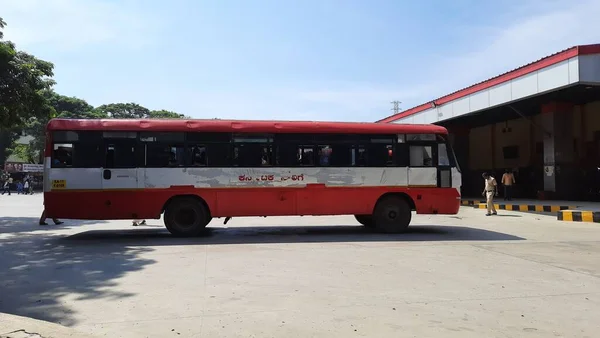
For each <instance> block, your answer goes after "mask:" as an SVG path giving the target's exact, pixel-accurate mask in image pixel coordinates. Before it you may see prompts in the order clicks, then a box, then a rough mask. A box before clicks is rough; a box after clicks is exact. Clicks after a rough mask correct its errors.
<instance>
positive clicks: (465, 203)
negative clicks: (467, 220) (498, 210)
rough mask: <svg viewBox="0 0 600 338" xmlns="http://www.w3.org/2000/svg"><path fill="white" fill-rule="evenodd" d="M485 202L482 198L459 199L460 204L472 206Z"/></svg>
mask: <svg viewBox="0 0 600 338" xmlns="http://www.w3.org/2000/svg"><path fill="white" fill-rule="evenodd" d="M479 203H485V201H484V200H480V201H479V200H460V205H468V206H472V207H474V206H475V205H476V204H479Z"/></svg>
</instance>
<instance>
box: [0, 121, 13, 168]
mask: <svg viewBox="0 0 600 338" xmlns="http://www.w3.org/2000/svg"><path fill="white" fill-rule="evenodd" d="M16 139H17V133H16V132H15V130H12V129H2V128H0V165H1V164H3V163H4V162H5V161H6V159H7V158H8V157H9V156H10V155H11V154H12V148H11V145H12V144H13V142H14V141H15V140H16ZM0 169H2V168H0Z"/></svg>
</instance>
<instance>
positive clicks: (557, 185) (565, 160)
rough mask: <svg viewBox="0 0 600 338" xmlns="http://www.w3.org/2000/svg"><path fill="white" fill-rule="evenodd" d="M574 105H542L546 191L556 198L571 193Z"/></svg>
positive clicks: (565, 196)
mask: <svg viewBox="0 0 600 338" xmlns="http://www.w3.org/2000/svg"><path fill="white" fill-rule="evenodd" d="M572 112H573V106H572V105H571V104H568V103H560V102H552V103H549V104H545V105H543V106H542V128H543V129H544V138H543V142H544V173H543V175H544V180H543V181H544V191H545V192H546V193H548V195H550V196H552V197H554V198H569V197H571V195H572V191H571V190H573V189H572V188H573V187H572V185H571V184H569V178H570V177H572V176H571V175H572V174H573V170H574V168H575V167H576V166H575V163H574V160H575V158H574V151H573V150H574V149H573V115H572Z"/></svg>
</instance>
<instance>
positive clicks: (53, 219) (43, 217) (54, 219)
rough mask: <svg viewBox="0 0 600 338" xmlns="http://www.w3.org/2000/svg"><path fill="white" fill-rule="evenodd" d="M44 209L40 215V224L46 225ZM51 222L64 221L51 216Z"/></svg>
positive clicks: (57, 223)
mask: <svg viewBox="0 0 600 338" xmlns="http://www.w3.org/2000/svg"><path fill="white" fill-rule="evenodd" d="M46 218H47V217H46V209H44V211H42V216H40V225H48V223H46ZM52 222H54V224H56V225H61V224H63V223H64V222H61V221H59V220H58V219H57V218H54V217H53V218H52Z"/></svg>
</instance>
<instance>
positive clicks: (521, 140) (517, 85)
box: [378, 44, 600, 200]
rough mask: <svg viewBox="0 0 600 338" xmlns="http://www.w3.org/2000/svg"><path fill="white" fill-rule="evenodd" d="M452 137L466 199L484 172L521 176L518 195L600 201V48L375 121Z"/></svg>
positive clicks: (578, 50) (574, 50) (561, 55)
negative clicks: (431, 127) (435, 129)
mask: <svg viewBox="0 0 600 338" xmlns="http://www.w3.org/2000/svg"><path fill="white" fill-rule="evenodd" d="M378 122H380V123H407V124H423V123H433V124H437V125H441V126H444V127H446V128H447V129H448V131H449V132H450V141H451V142H452V144H453V146H454V150H455V152H456V157H457V159H458V163H459V165H460V166H461V171H462V182H463V186H462V195H463V196H464V197H475V196H479V195H480V193H481V190H482V187H483V181H482V179H481V173H483V172H490V173H492V174H493V175H495V177H497V179H498V181H500V177H501V176H502V173H503V172H504V171H505V170H506V169H510V170H513V172H514V173H515V178H516V183H517V184H516V186H515V191H514V193H513V194H514V196H515V197H521V198H544V199H563V200H596V199H598V198H599V196H600V177H599V176H600V172H599V171H600V44H596V45H583V46H574V47H571V48H568V49H565V50H563V51H560V52H557V53H555V54H552V55H550V56H547V57H544V58H542V59H540V60H537V61H534V62H532V63H529V64H527V65H524V66H522V67H519V68H517V69H514V70H511V71H509V72H507V73H504V74H501V75H498V76H496V77H494V78H491V79H488V80H486V81H483V82H480V83H477V84H474V85H472V86H470V87H467V88H464V89H461V90H458V91H456V92H454V93H450V94H448V95H445V96H442V97H440V98H438V99H435V100H433V101H430V102H426V103H423V104H421V105H419V106H416V107H413V108H411V109H408V110H405V111H402V112H400V113H398V114H395V115H393V116H390V117H387V118H385V119H383V120H380V121H378Z"/></svg>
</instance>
